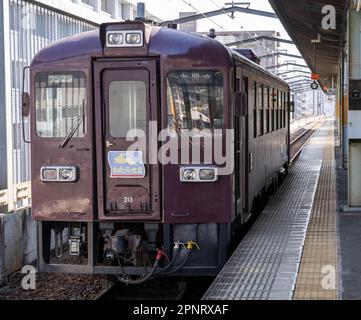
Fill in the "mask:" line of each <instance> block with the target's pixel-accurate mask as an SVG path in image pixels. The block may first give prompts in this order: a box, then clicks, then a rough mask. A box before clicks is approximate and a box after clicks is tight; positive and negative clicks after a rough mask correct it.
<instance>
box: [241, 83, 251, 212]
mask: <svg viewBox="0 0 361 320" xmlns="http://www.w3.org/2000/svg"><path fill="white" fill-rule="evenodd" d="M242 92H244V93H245V94H246V101H247V113H246V116H245V117H243V119H242V134H243V137H244V139H243V141H244V143H243V145H242V160H243V161H242V173H243V175H244V177H243V179H242V183H243V188H242V190H243V194H242V196H243V199H245V201H243V214H244V219H247V217H248V215H249V211H250V208H249V146H248V144H249V126H248V125H249V123H248V105H249V103H248V101H249V100H248V99H249V96H248V78H247V77H243V81H242Z"/></svg>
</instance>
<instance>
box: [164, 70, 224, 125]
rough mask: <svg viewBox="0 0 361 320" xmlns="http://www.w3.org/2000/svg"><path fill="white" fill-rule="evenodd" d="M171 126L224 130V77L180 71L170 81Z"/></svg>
mask: <svg viewBox="0 0 361 320" xmlns="http://www.w3.org/2000/svg"><path fill="white" fill-rule="evenodd" d="M167 83H168V89H167V100H168V126H169V128H173V129H188V130H192V129H199V130H202V129H222V128H223V111H224V97H223V90H224V89H223V74H222V73H221V72H218V71H177V72H172V73H170V74H169V75H168V78H167Z"/></svg>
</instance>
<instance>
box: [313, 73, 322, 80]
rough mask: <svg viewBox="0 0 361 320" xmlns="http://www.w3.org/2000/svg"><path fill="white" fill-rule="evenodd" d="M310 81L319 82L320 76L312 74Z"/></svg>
mask: <svg viewBox="0 0 361 320" xmlns="http://www.w3.org/2000/svg"><path fill="white" fill-rule="evenodd" d="M311 79H312V80H315V81H318V80H320V75H319V74H318V73H312V74H311Z"/></svg>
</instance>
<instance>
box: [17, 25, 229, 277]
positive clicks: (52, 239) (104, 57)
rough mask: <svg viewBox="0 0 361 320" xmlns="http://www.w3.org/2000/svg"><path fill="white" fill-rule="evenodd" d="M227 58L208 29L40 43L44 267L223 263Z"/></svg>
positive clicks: (115, 31)
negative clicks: (204, 33)
mask: <svg viewBox="0 0 361 320" xmlns="http://www.w3.org/2000/svg"><path fill="white" fill-rule="evenodd" d="M230 64H231V58H230V56H229V54H228V52H227V51H226V50H225V49H224V48H223V47H222V46H221V45H220V44H218V43H217V42H215V41H213V40H211V39H207V38H203V37H199V36H195V35H190V34H185V33H181V32H178V31H176V30H170V29H164V28H158V27H154V26H148V25H146V24H144V23H140V22H126V23H112V24H104V25H102V26H101V27H100V31H93V32H88V33H84V34H81V35H78V36H74V37H72V38H69V39H65V40H62V41H59V42H56V43H54V44H52V45H50V46H48V47H47V48H45V49H43V50H42V51H40V52H39V54H38V55H37V56H36V58H35V59H34V61H33V63H32V65H31V67H30V78H31V92H30V100H29V101H30V119H31V133H30V134H31V154H32V211H33V217H34V219H36V220H37V221H38V226H39V232H38V243H39V260H38V262H39V269H40V271H45V272H71V273H101V274H114V275H117V276H118V278H119V279H120V280H121V281H123V282H127V283H131V282H135V283H138V282H142V281H146V280H148V279H151V278H154V277H157V276H162V275H214V274H216V273H217V272H218V271H219V269H220V268H221V267H222V265H223V264H224V262H225V261H226V258H227V254H228V250H229V245H230V241H231V232H232V230H231V229H232V227H231V226H232V222H233V221H234V220H235V217H234V209H233V205H232V203H233V201H234V199H233V198H232V188H233V185H232V178H231V177H232V172H233V167H232V163H230V162H232V159H233V158H232V157H233V156H234V155H233V154H232V150H233V149H232V143H233V140H232V134H231V133H230V132H228V131H229V130H227V128H230V121H229V120H228V119H230V118H231V114H230V111H229V110H228V108H227V106H228V104H229V103H231V102H232V98H231V95H230V93H229V85H228V84H229V82H230V81H231V80H230V79H232V74H231V71H230V70H231V68H230ZM25 96H26V94H25ZM24 105H25V109H26V103H24ZM25 113H26V112H25ZM229 161H230V162H229ZM139 275H140V276H139Z"/></svg>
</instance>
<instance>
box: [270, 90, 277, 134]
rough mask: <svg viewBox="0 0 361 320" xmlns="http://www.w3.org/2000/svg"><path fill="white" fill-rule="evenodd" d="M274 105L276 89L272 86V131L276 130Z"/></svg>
mask: <svg viewBox="0 0 361 320" xmlns="http://www.w3.org/2000/svg"><path fill="white" fill-rule="evenodd" d="M276 106H277V99H276V90H275V89H273V88H272V119H271V121H272V131H275V130H276V121H275V114H276V112H275V111H276V110H275V109H276Z"/></svg>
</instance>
